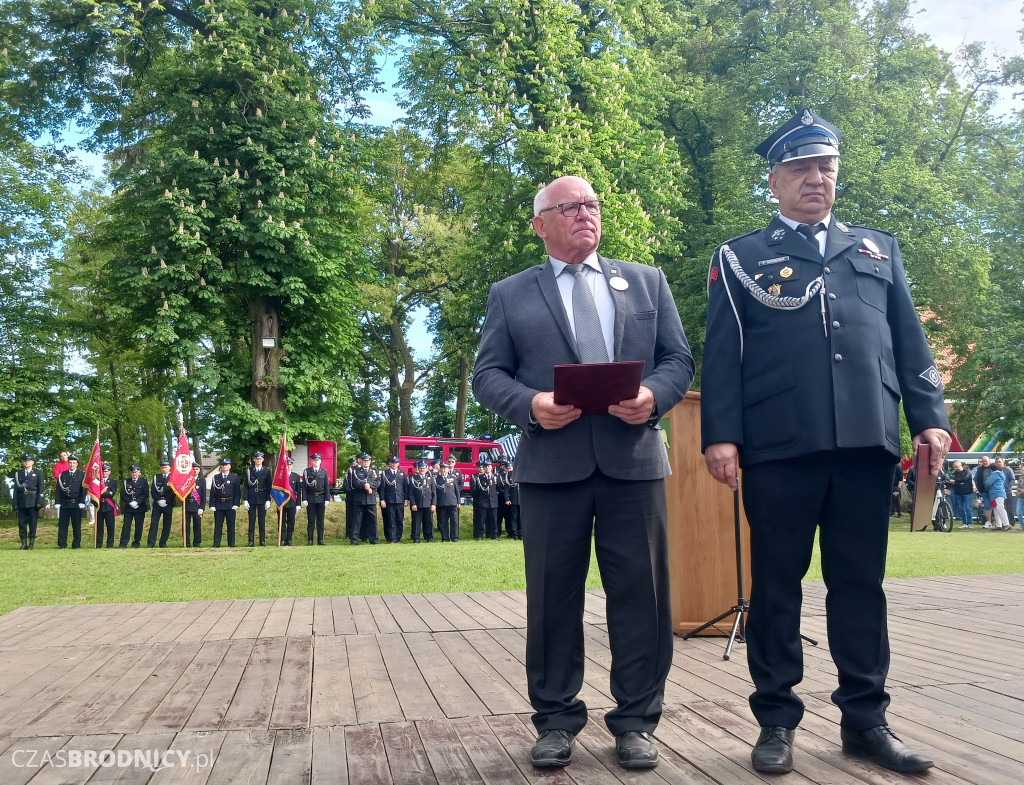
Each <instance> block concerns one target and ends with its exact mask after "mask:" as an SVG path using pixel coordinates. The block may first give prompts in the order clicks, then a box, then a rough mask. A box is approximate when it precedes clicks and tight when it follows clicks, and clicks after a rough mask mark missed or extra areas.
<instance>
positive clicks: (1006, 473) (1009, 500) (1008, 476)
mask: <svg viewBox="0 0 1024 785" xmlns="http://www.w3.org/2000/svg"><path fill="white" fill-rule="evenodd" d="M995 469H996V471H999V472H1002V473H1003V491H1004V492H1005V493H1006V499H1005V501H1004V502H1003V504H1004V507H1005V509H1006V520H1007V524H1008V525H1007V526H1004V527H1003V531H1009V530H1010V529H1012V528H1013V515H1014V510H1013V486H1014V482H1015V481H1016V479H1017V478H1016V477H1015V476H1014V474H1013V469H1011V468H1010V467H1009V466H1007V465H1006V461H1005V460H1004V459H1003V458H996V460H995Z"/></svg>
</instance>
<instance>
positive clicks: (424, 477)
mask: <svg viewBox="0 0 1024 785" xmlns="http://www.w3.org/2000/svg"><path fill="white" fill-rule="evenodd" d="M426 466H427V464H426V463H424V462H423V461H419V462H418V463H417V464H416V469H417V471H416V472H415V473H414V474H413V475H412V476H411V477H410V478H409V481H408V483H407V484H406V489H407V490H408V493H409V509H410V511H411V513H412V541H413V542H419V541H420V540H421V539H424V540H426V541H427V542H433V540H434V518H433V515H432V513H431V509H430V508H431V506H433V505H434V499H435V489H434V480H433V478H431V476H430V472H424V473H423V474H420V473H419V471H418V470H419V469H421V468H423V469H425V468H426Z"/></svg>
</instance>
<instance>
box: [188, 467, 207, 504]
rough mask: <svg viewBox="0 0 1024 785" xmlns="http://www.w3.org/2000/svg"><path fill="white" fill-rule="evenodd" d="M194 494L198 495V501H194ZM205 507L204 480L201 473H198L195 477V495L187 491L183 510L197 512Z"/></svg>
mask: <svg viewBox="0 0 1024 785" xmlns="http://www.w3.org/2000/svg"><path fill="white" fill-rule="evenodd" d="M196 496H198V497H199V501H196ZM205 509H206V480H205V479H204V478H203V475H202V474H200V475H199V476H198V477H196V493H195V496H193V495H192V493H191V492H189V494H188V496H186V497H185V511H186V512H199V511H200V510H205Z"/></svg>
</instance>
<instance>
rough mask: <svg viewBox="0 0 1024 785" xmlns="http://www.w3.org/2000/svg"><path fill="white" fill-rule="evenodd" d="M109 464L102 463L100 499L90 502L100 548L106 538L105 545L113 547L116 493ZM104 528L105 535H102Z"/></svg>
mask: <svg viewBox="0 0 1024 785" xmlns="http://www.w3.org/2000/svg"><path fill="white" fill-rule="evenodd" d="M110 471H111V468H110V464H109V463H105V464H103V479H102V480H101V490H100V500H99V502H95V501H94V502H92V504H93V506H94V507H96V508H97V509H96V547H97V548H102V547H103V541H104V539H106V543H107V547H108V548H113V547H114V520H115V518H116V516H117V505H116V504H115V503H114V495H115V494H116V493H117V480H115V479H114V478H113V477H111V476H110ZM104 530H106V537H104Z"/></svg>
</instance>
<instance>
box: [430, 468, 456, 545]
mask: <svg viewBox="0 0 1024 785" xmlns="http://www.w3.org/2000/svg"><path fill="white" fill-rule="evenodd" d="M461 489H462V485H461V483H460V484H459V485H456V484H455V478H454V477H452V475H451V471H450V470H449V468H448V464H445V463H442V464H441V466H440V469H439V473H438V475H437V477H435V478H434V493H435V499H434V505H435V506H436V507H437V532H438V534H440V535H441V542H458V541H459V491H460V490H461Z"/></svg>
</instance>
